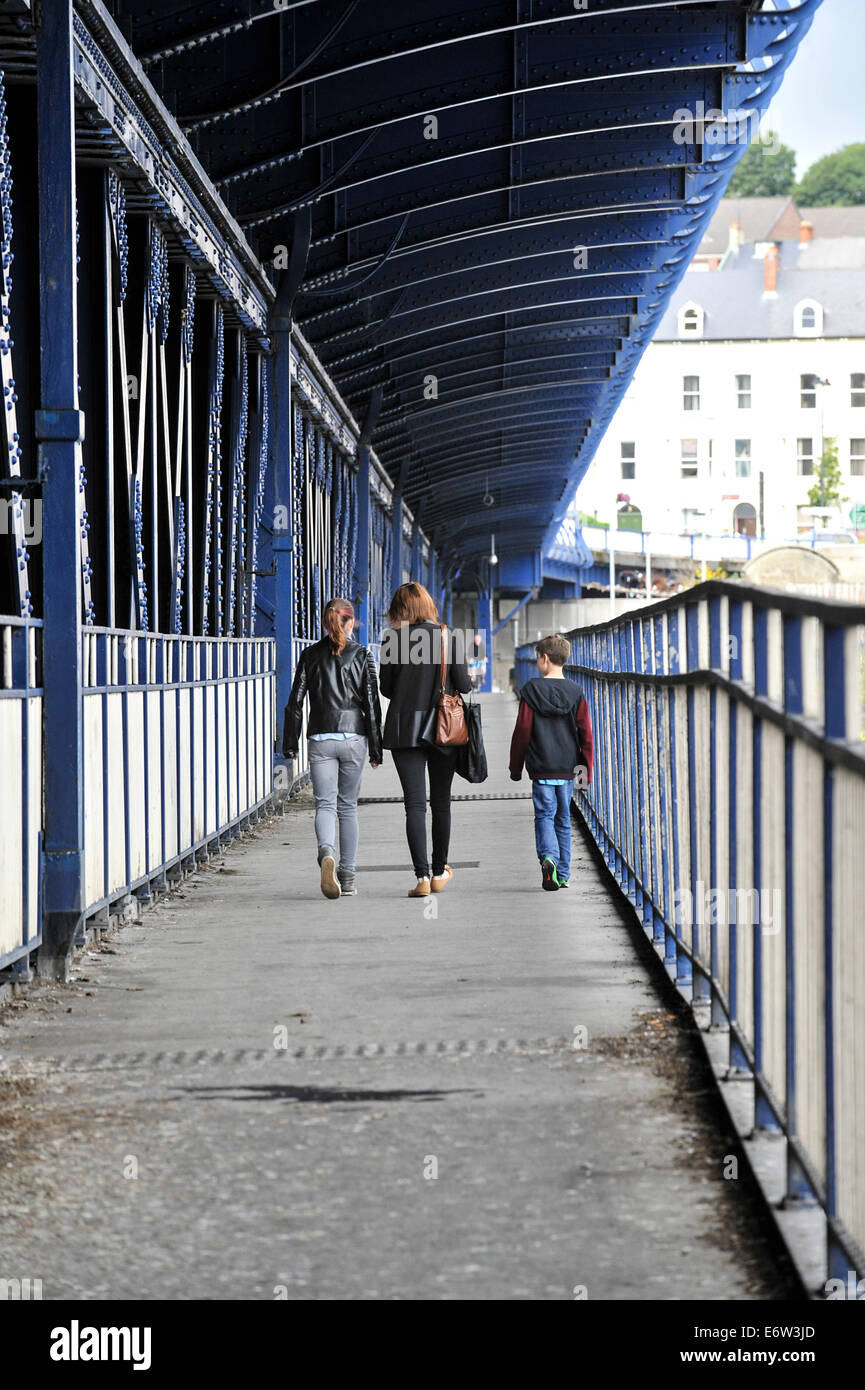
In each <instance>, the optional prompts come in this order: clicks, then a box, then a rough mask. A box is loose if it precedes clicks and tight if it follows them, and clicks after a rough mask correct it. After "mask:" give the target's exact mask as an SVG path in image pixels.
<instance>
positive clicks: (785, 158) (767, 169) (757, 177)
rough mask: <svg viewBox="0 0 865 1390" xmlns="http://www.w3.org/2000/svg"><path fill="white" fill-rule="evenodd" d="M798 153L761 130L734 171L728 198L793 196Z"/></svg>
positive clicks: (726, 194) (727, 194)
mask: <svg viewBox="0 0 865 1390" xmlns="http://www.w3.org/2000/svg"><path fill="white" fill-rule="evenodd" d="M795 182H796V151H795V150H791V149H790V146H789V145H782V144H781V142H780V140H779V139H778V136H777V135H776V134H775V132H774V131H773V130H765V131H763V130H761V131H760V133H759V135H758V136H757V138H756V140H754V141H753V143H752V144H751V145H750V146H749V147H748V149H747V150H746V152H745V154H744V155H743V156H742V158H741V159H740V160H739V163H738V164H737V165H736V168H735V169H734V170H733V177H732V178H731V180H730V182H729V183H728V185H727V191H726V193H725V194H724V197H725V198H775V197H779V196H783V195H784V194H787V193H792V192H793V185H794V184H795Z"/></svg>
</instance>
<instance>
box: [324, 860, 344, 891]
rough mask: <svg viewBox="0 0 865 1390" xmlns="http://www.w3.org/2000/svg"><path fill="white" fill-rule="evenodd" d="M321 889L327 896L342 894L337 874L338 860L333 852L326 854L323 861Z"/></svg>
mask: <svg viewBox="0 0 865 1390" xmlns="http://www.w3.org/2000/svg"><path fill="white" fill-rule="evenodd" d="M321 891H322V893H323V894H324V896H325V897H326V898H338V897H340V896H341V891H342V890H341V889H340V886H339V879H338V878H337V876H336V861H335V859H334V857H333V855H332V854H325V855H324V857H323V858H322V861H321Z"/></svg>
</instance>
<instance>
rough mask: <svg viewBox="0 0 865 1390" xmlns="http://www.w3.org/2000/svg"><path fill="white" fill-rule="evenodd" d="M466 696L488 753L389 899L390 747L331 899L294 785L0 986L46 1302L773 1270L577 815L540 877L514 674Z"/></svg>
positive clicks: (395, 811)
mask: <svg viewBox="0 0 865 1390" xmlns="http://www.w3.org/2000/svg"><path fill="white" fill-rule="evenodd" d="M482 704H483V715H484V727H485V733H486V743H487V750H488V756H489V760H490V767H491V770H492V772H491V777H490V780H489V781H488V782H487V783H485V784H484V785H483V787H480V788H473V787H471V786H469V784H468V783H464V782H460V781H459V780H457V781H456V782H455V787H454V790H455V792H456V793H457V794H458V795H461V796H465V797H466V798H469V799H466V800H462V801H459V802H457V803H455V805H454V816H453V836H452V843H451V862H452V864H453V865H454V867H455V879H454V882H453V883H452V884H451V885H450V886H449V888H448V889H447V890H446V891H445V892H444V893H442V894H440V895H438V896H437V897H434V898H431V899H427V900H419V901H414V900H410V899H408V898H407V897H406V896H405V894H406V892H407V890H408V888H409V887H410V886H411V885H412V883H413V876H412V874H411V872H410V868H409V860H408V854H407V850H406V845H405V838H404V829H403V809H402V804H401V802H399V801H398V800H397V799H396V798H397V797H398V783H397V779H396V775H395V771H394V769H393V766H392V763H390V761H389V760H388V762H387V763H386V764H385V765H384V766H383V767H382V768H380V769H379V770H378V771H375V772H373V771H371V770H369V769H368V770H367V772H366V774H365V778H364V787H363V793H362V795H363V797H364V798H376V799H371V800H369V801H366V802H365V803H364V804H363V805H362V808H361V848H360V860H359V862H360V865H361V867H360V871H359V873H358V887H359V894H358V897H357V898H345V899H341V900H339V901H337V902H329V901H327V900H326V899H325V898H323V897H322V895H321V893H320V891H319V887H318V874H317V869H316V867H315V844H314V838H313V828H312V802H311V798H310V796H309V794H308V793H305V794H301V795H300V796H298V797H297V798H294V799H293V800H292V801H291V802H290V803H289V804H288V807H287V809H286V812H285V814H284V815H281V816H274V817H272V818H271V819H270V820H269V821H267V822H264V823H262V824H261V825H259V826H258V827H257V829H256V830H255V831H253V832H251V833H250V834H249V835H248V836H246V837H245V838H244V839H243V840H242V841H238V842H236V843H235V845H234V846H233V847H232V848H231V850H230V851H228V852H227V853H226V854H225V855H224V856H223V858H222V859H221V860H217V861H213V862H212V863H211V864H210V865H209V866H207V867H206V868H204V869H202V870H201V871H200V872H199V873H198V874H197V875H195V876H194V877H192V878H189V879H187V880H185V881H184V882H183V883H182V884H181V885H180V887H179V889H178V890H177V891H175V892H174V893H173V894H172V895H171V896H170V897H168V898H166V899H163V900H162V902H161V903H159V904H158V905H157V906H156V907H154V908H152V909H151V910H150V911H148V912H147V913H146V914H145V915H144V917H143V919H142V921H141V922H140V923H138V924H133V925H128V926H125V927H123V928H121V929H119V930H118V931H116V932H115V933H114V934H113V935H112V936H111V937H110V939H108V940H105V941H103V942H102V943H101V944H99V945H95V946H93V947H90V948H88V949H86V950H84V951H83V952H82V953H81V954H80V956H79V958H78V960H77V963H76V968H75V971H74V976H73V979H72V980H71V981H70V982H68V983H66V984H61V985H57V984H43V983H37V984H36V985H34V987H33V988H32V989H31V990H30V991H29V992H28V993H27V994H26V995H25V996H21V997H19V998H18V999H17V1000H15V1001H14V1002H13V1004H12V1005H11V1006H9V1007H7V1008H6V1009H4V1010H2V1011H0V1172H2V1183H0V1277H4V1278H25V1277H29V1278H31V1279H35V1278H39V1279H41V1280H42V1285H43V1297H44V1298H45V1299H59V1298H80V1299H108V1298H119V1299H129V1300H132V1299H161V1298H168V1299H175V1300H197V1299H217V1300H222V1299H247V1300H252V1299H280V1298H288V1299H388V1300H394V1299H402V1300H408V1299H412V1300H414V1299H424V1300H425V1299H448V1300H473V1299H483V1300H488V1299H506V1300H510V1299H531V1300H547V1299H552V1300H558V1299H568V1300H571V1299H574V1298H588V1299H590V1300H625V1299H640V1300H650V1299H664V1300H681V1299H709V1300H729V1299H777V1298H786V1297H791V1296H794V1286H793V1283H792V1280H791V1277H790V1274H789V1269H788V1267H787V1266H786V1263H785V1261H784V1259H783V1257H781V1256H780V1255H779V1253H778V1251H777V1248H776V1247H775V1245H774V1243H773V1238H772V1236H771V1232H770V1228H769V1225H768V1222H767V1221H766V1219H765V1215H764V1212H763V1211H762V1209H761V1207H760V1204H759V1200H758V1199H757V1198H756V1197H755V1195H754V1193H753V1192H752V1190H751V1188H750V1186H749V1185H748V1182H747V1180H746V1179H745V1178H744V1177H743V1178H741V1179H739V1180H728V1179H725V1176H724V1173H725V1171H726V1172H729V1171H730V1164H729V1162H728V1159H729V1156H730V1155H731V1154H733V1155H735V1152H736V1150H735V1145H734V1141H733V1140H732V1138H731V1137H730V1135H729V1133H725V1131H724V1128H723V1120H722V1117H721V1116H722V1112H721V1109H720V1106H719V1105H718V1103H717V1100H716V1098H715V1094H714V1089H713V1084H712V1080H711V1077H710V1075H709V1073H708V1071H707V1070H706V1069H705V1067H704V1066H703V1065H702V1063H701V1062H700V1060H699V1055H700V1054H699V1050H698V1048H697V1046H696V1044H695V1040H694V1034H693V1031H692V1028H691V1025H690V1024H689V1022H688V1019H687V1016H686V1015H685V1014H684V1012H683V1011H682V1010H681V1009H680V1008H679V1007H678V1006H677V1002H676V1000H675V998H674V996H673V995H672V994H671V992H670V991H669V990H667V989H666V988H665V987H664V983H663V981H662V980H661V979H659V975H658V971H657V970H656V968H655V966H654V963H653V958H652V956H651V951H650V950H649V948H647V947H644V944H643V943H642V942H641V940H640V933H639V930H638V929H636V928H635V927H634V926H633V924H632V923H631V922H630V921H629V919H628V916H627V914H626V913H625V912H624V911H623V909H622V907H621V906H620V905H619V903H618V901H617V900H616V899H615V898H614V897H613V896H611V894H610V892H609V890H608V887H607V886H606V883H605V880H604V877H603V872H602V869H601V868H600V867H599V866H598V863H597V861H596V859H595V857H594V854H593V852H592V851H591V849H590V847H589V845H588V842H587V841H586V840H585V839H584V838H583V834H582V832H581V831H580V830H579V829H576V830H575V844H574V873H573V877H572V887H571V889H570V890H568V891H562V892H559V893H542V892H541V891H540V874H539V871H538V867H537V860H536V858H535V853H534V842H533V835H532V809H531V801H530V800H529V799H528V798H529V792H530V787H529V784H528V782H527V781H525V780H524V781H523V782H522V783H520V784H519V785H517V784H515V783H512V782H510V781H509V779H508V776H507V770H506V764H507V744H508V740H509V736H510V730H511V727H512V725H513V719H514V714H515V704H514V700H513V698H512V697H511V696H489V697H484V698H483V700H482ZM600 761H601V759H600V758H599V762H600ZM478 793H480V797H479V798H478V795H477V794H478ZM378 798H383V799H382V800H379V799H378ZM476 798H477V799H476ZM740 1168H741V1165H740Z"/></svg>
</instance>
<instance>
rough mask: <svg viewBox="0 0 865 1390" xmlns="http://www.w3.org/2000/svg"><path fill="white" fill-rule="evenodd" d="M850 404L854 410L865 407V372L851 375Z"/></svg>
mask: <svg viewBox="0 0 865 1390" xmlns="http://www.w3.org/2000/svg"><path fill="white" fill-rule="evenodd" d="M850 404H851V406H852V407H853V408H854V410H861V409H862V408H863V407H865V372H852V373H851V375H850Z"/></svg>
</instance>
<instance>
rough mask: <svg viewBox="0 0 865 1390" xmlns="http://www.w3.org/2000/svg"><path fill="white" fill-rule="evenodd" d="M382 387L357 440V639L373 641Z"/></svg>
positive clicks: (376, 389) (376, 392)
mask: <svg viewBox="0 0 865 1390" xmlns="http://www.w3.org/2000/svg"><path fill="white" fill-rule="evenodd" d="M381 397H382V388H381V387H380V386H376V388H375V389H374V391H373V392H372V395H371V396H370V399H369V405H368V407H367V412H366V419H365V420H364V422H363V428H362V429H361V432H360V438H359V440H358V442H357V459H358V477H357V570H356V576H355V578H356V599H355V602H356V605H357V619H358V628H359V631H358V633H357V640H358V641H359V642H363V643H366V642H369V641H370V638H371V635H370V630H369V629H370V622H369V618H370V612H369V525H370V496H369V466H370V465H369V442H370V439H371V438H372V432H373V430H374V429H375V423H376V420H377V419H378V412H379V410H380V409H381Z"/></svg>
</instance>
